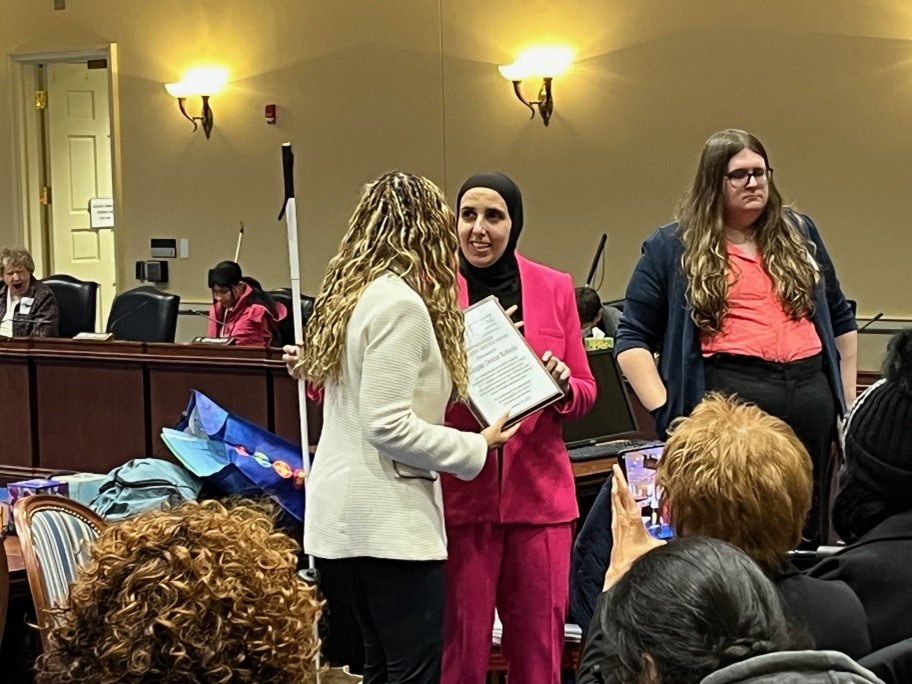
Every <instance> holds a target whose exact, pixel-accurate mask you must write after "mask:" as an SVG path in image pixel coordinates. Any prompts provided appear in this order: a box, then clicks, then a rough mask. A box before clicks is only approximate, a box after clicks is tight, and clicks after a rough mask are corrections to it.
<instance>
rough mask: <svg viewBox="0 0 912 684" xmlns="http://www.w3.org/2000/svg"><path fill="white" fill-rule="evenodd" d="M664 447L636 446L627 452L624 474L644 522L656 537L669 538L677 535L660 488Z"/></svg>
mask: <svg viewBox="0 0 912 684" xmlns="http://www.w3.org/2000/svg"><path fill="white" fill-rule="evenodd" d="M663 449H664V447H663V446H661V445H659V446H654V447H647V448H645V449H634V450H632V451H627V452H625V453H624V454H623V467H624V471H625V473H624V475H625V477H626V478H627V487H628V488H629V489H630V493H631V494H633V498H634V500H635V501H636V502H637V504H638V505H639V507H640V512H641V514H642V516H643V522H645V523H646V527H647V528H648V529H649V531H650V533H651V534H652V535H653V536H654V537H658V538H659V539H668V538H669V537H672V536H674V533H673V531H672V529H671V526H670V525H669V524H668V521H667V520H663V518H662V511H661V502H660V499H661V492H659V491H657V489H656V483H655V482H656V466H657V465H658V463H659V460H660V459H661V458H662V451H663Z"/></svg>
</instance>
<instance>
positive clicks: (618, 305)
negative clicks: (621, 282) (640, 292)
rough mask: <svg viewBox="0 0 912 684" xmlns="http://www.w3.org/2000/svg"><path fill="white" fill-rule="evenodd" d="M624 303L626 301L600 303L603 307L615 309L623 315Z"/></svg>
mask: <svg viewBox="0 0 912 684" xmlns="http://www.w3.org/2000/svg"><path fill="white" fill-rule="evenodd" d="M625 301H626V300H624V299H612V300H610V301H607V302H602V305H603V306H613V307H614V308H615V309H617V310H618V311H620V312H621V313H623V312H624V302H625Z"/></svg>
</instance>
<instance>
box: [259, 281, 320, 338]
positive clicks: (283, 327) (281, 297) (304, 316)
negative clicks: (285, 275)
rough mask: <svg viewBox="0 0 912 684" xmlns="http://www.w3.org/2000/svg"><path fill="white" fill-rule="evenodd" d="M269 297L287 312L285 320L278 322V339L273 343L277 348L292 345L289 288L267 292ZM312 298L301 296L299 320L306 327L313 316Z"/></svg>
mask: <svg viewBox="0 0 912 684" xmlns="http://www.w3.org/2000/svg"><path fill="white" fill-rule="evenodd" d="M266 294H268V295H269V296H270V297H272V298H273V299H274V300H275V301H277V302H279V303H280V304H282V305H283V306H284V307H285V310H286V311H287V312H288V313H287V315H286V316H285V318H283V319H282V320H281V321H279V330H278V332H279V339H278V340H276V341H275V343H276V345H277V346H280V347H281V346H284V345H286V344H294V343H295V338H294V316H293V313H292V310H291V288H290V287H282V288H279V289H278V290H271V291H270V292H267V293H266ZM313 306H314V298H313V297H311V296H310V295H305V294H302V295H301V320H302V321H303V324H304V326H305V327H306V326H307V321H309V320H310V317H311V315H312V314H313Z"/></svg>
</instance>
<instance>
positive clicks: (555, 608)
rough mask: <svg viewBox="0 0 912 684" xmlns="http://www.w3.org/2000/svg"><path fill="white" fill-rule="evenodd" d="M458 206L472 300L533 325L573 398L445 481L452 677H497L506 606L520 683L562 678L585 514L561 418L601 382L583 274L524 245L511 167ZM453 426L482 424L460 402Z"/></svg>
mask: <svg viewBox="0 0 912 684" xmlns="http://www.w3.org/2000/svg"><path fill="white" fill-rule="evenodd" d="M456 207H457V233H458V236H459V259H460V265H459V279H458V286H459V303H460V305H461V306H463V307H465V306H468V305H470V304H474V303H475V302H477V301H480V300H482V299H484V298H486V297H488V296H490V295H493V296H495V297H497V299H498V300H499V302H500V304H501V305H502V306H503V307H504V309H505V310H506V311H507V312H508V313H512V314H513V319H514V320H515V321H517V325H519V323H520V322H521V323H522V325H521V327H520V328H519V329H520V331H521V332H522V333H523V334H524V335H525V338H526V341H527V342H528V343H529V345H530V346H531V347H532V349H533V351H534V352H535V353H536V354H538V355H539V356H540V357H541V360H542V362H543V363H544V364H545V367H546V368H547V370H548V371H549V372H550V373H551V375H552V377H553V378H554V380H555V381H556V382H557V383H558V385H559V386H560V387H561V389H562V390H563V392H564V397H563V399H562V400H561V401H559V402H558V403H556V404H552V405H551V406H549V407H547V408H545V409H544V410H542V411H540V412H538V413H536V414H534V415H532V416H530V417H528V418H526V419H525V420H524V421H523V423H522V427H520V429H519V432H518V433H517V435H516V437H514V438H513V439H511V440H510V442H509V443H507V444H506V445H505V446H504V447H503V448H502V449H496V450H492V451H490V452H489V453H488V455H487V460H486V462H485V465H484V468H483V469H482V471H481V473H480V474H479V475H478V477H476V478H475V479H474V480H473V481H471V482H468V481H461V480H458V479H456V478H455V477H452V476H444V477H443V491H444V500H445V502H446V505H445V510H446V525H447V536H448V540H449V543H448V547H449V560H448V561H447V565H446V575H447V603H446V647H445V652H444V666H443V679H442V681H443V682H444V683H445V684H476V683H477V684H482V683H483V682H484V681H485V677H486V673H487V670H488V659H489V657H490V653H491V625H492V623H493V619H494V610H495V608H496V609H497V611H498V614H499V615H500V619H501V621H502V623H503V639H502V641H501V652H502V653H503V655H504V658H505V659H506V661H507V666H508V675H507V676H508V678H509V679H510V681H517V682H529V683H530V684H531V683H538V682H559V681H560V666H561V658H562V655H563V643H564V622H565V617H566V613H567V603H568V582H569V564H570V545H571V541H572V536H573V526H574V521H575V520H576V518H577V517H578V515H579V512H578V509H577V503H576V491H575V486H574V480H573V471H572V469H571V467H570V459H569V457H568V455H567V449H566V447H565V445H564V441H563V434H562V430H561V422H562V421H563V420H565V419H572V418H578V417H581V416H582V415H584V414H585V413H586V412H587V411H588V410H589V409H590V408H591V407H592V404H593V403H594V401H595V392H596V386H595V380H594V379H593V377H592V373H591V372H590V371H589V363H588V361H587V359H586V352H585V350H584V348H583V341H582V337H581V336H580V322H579V316H578V314H577V311H576V294H575V291H574V288H573V281H572V279H571V278H570V276H569V275H568V274H565V273H559V272H558V271H554V270H552V269H550V268H547V267H546V266H543V265H541V264H537V263H535V262H533V261H530V260H529V259H526V258H524V257H523V256H521V255H519V254H518V253H517V251H516V245H517V242H518V240H519V235H520V232H521V231H522V228H523V205H522V194H521V193H520V190H519V187H518V186H517V185H516V183H514V182H513V180H511V179H510V178H509V177H507V176H506V175H504V174H502V173H479V174H476V175H474V176H472V177H470V178H469V179H468V180H466V182H465V183H464V184H463V185H462V188H461V189H460V191H459V195H458V197H457V200H456ZM447 423H448V424H450V425H453V426H456V427H459V428H461V429H465V430H478V429H479V424H478V421H477V420H476V419H475V418H474V417H473V415H472V414H471V412H470V411H469V410H468V409H467V408H466V407H465V406H459V405H457V406H454V407H453V408H451V410H450V411H449V412H448V414H447Z"/></svg>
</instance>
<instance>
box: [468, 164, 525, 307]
mask: <svg viewBox="0 0 912 684" xmlns="http://www.w3.org/2000/svg"><path fill="white" fill-rule="evenodd" d="M472 188H488V189H489V190H493V191H495V192H496V193H497V194H499V195H500V196H501V197H502V198H503V201H504V203H505V204H506V205H507V213H509V214H510V220H511V221H512V224H513V225H512V226H511V228H510V237H509V239H508V240H507V248H506V249H505V250H504V253H503V254H502V255H501V256H500V258H499V259H498V260H497V261H495V262H494V263H493V264H491V265H490V266H487V267H485V268H479V267H478V266H473V265H472V264H470V263H469V260H468V259H466V258H465V255H464V254H463V253H462V250H460V252H459V271H460V273H462V275H463V277H464V278H465V279H466V284H467V285H468V286H469V304H474V303H475V302H477V301H479V300H481V299H484V298H485V297H487V296H489V295H494V296H495V297H497V299H498V300H499V301H500V305H501V306H502V307H503V308H505V309H509V308H510V307H511V306H513V305H514V304H515V305H516V307H517V309H516V313H515V314H513V320H515V321H521V320H522V282H521V280H520V277H519V264H518V263H517V261H516V243H517V241H518V240H519V234H520V233H521V232H522V228H523V207H522V193H521V192H520V191H519V186H517V185H516V183H514V182H513V181H512V179H510V178H509V177H508V176H506V175H505V174H503V173H499V172H493V173H476V174H475V175H474V176H471V177H470V178H469V179H468V180H467V181H466V182H465V183H463V184H462V187H461V188H460V189H459V194H458V195H457V196H456V211H457V213H458V212H459V210H460V206H461V205H462V196H463V195H465V194H466V192H468V191H469V190H471V189H472Z"/></svg>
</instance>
